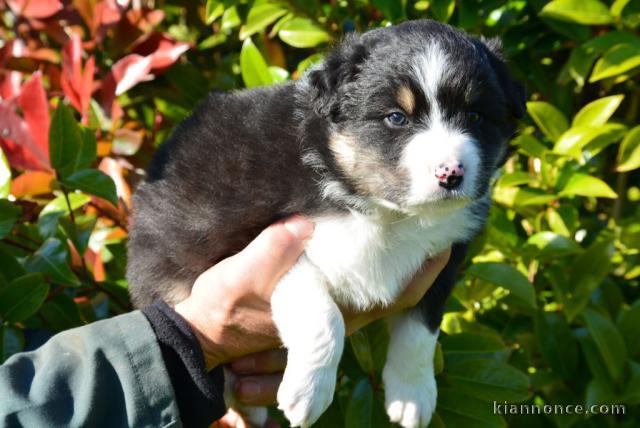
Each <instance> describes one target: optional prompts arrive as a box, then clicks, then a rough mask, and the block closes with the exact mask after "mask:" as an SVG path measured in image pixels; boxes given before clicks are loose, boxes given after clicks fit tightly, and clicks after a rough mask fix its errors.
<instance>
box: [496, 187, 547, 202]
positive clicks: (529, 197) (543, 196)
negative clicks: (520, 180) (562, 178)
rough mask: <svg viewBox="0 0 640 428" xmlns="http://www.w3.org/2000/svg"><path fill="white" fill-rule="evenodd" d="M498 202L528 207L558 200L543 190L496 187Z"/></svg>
mask: <svg viewBox="0 0 640 428" xmlns="http://www.w3.org/2000/svg"><path fill="white" fill-rule="evenodd" d="M493 196H494V198H495V200H496V202H498V203H501V204H503V205H507V206H510V207H511V206H513V207H528V206H532V205H544V204H548V203H549V202H551V201H553V200H554V199H557V196H555V195H550V194H548V193H547V192H545V191H544V190H542V189H533V188H529V187H502V188H500V187H496V188H495V190H494V195H493Z"/></svg>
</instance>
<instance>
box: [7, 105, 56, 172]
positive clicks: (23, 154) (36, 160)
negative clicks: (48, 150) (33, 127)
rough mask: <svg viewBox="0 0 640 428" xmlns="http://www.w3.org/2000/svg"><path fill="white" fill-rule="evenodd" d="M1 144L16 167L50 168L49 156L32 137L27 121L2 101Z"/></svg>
mask: <svg viewBox="0 0 640 428" xmlns="http://www.w3.org/2000/svg"><path fill="white" fill-rule="evenodd" d="M0 145H1V146H2V148H3V150H4V152H5V154H6V155H7V159H8V160H9V164H10V165H11V166H13V167H15V168H19V169H33V170H49V169H50V168H49V166H48V164H49V159H48V156H47V155H46V154H45V153H44V152H43V151H42V149H41V148H40V147H39V146H38V145H37V144H36V143H35V142H34V140H33V138H31V134H30V133H29V127H28V126H27V123H26V122H25V121H24V120H22V118H21V117H20V116H18V115H17V114H16V112H15V111H14V110H13V106H12V105H11V104H8V103H4V102H0Z"/></svg>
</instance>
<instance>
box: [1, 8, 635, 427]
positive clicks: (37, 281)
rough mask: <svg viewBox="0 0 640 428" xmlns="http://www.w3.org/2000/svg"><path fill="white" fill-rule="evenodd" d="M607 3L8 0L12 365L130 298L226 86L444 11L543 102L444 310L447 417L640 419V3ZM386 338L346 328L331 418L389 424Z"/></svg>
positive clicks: (6, 144) (8, 337)
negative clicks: (201, 112) (500, 56)
mask: <svg viewBox="0 0 640 428" xmlns="http://www.w3.org/2000/svg"><path fill="white" fill-rule="evenodd" d="M130 3H131V4H130ZM608 3H611V4H608ZM608 3H605V2H602V1H599V0H582V1H578V0H553V1H551V2H546V1H542V0H529V1H525V0H508V1H506V2H501V1H495V0H459V1H454V0H432V1H423V0H420V1H413V0H410V1H407V0H398V1H395V0H356V1H335V0H332V1H330V2H320V1H317V0H312V1H302V0H292V1H288V2H285V1H261V0H256V1H251V0H209V1H207V2H206V4H204V3H202V4H201V3H199V2H198V1H196V0H191V1H186V2H181V1H170V0H164V1H163V0H156V1H153V0H138V1H135V0H134V1H132V2H129V1H126V0H124V1H115V0H98V1H89V0H74V1H70V0H64V1H61V0H0V4H3V6H4V7H3V9H2V15H1V16H2V20H1V23H0V43H1V44H2V47H1V50H0V97H1V101H0V142H1V147H2V152H1V153H2V154H0V198H3V199H1V200H0V238H1V242H0V265H1V268H0V317H1V320H2V324H1V326H2V327H1V328H2V330H1V334H0V338H1V340H0V361H2V360H3V359H6V358H7V357H8V356H9V355H11V354H12V353H15V352H18V351H20V350H21V349H23V347H24V346H25V345H26V346H33V343H34V341H35V340H36V339H35V338H34V332H37V331H38V330H40V329H45V330H48V331H53V332H56V331H60V330H63V329H68V328H72V327H75V326H79V325H82V324H85V323H88V322H91V321H94V320H96V319H100V318H104V317H107V316H110V315H113V314H117V313H121V312H124V311H128V310H130V309H131V306H130V303H129V301H128V296H127V284H126V281H125V279H124V270H125V265H126V251H125V243H126V237H127V221H128V213H129V210H130V208H131V192H132V188H134V187H135V184H136V183H137V182H138V181H139V180H140V179H141V178H142V177H143V168H144V167H145V166H146V164H147V163H148V161H149V158H150V156H151V154H152V153H153V151H154V149H155V147H157V146H158V144H160V143H161V142H162V141H163V140H165V139H166V137H167V135H168V134H169V133H170V132H171V129H172V128H173V126H174V125H176V124H177V123H178V122H179V121H180V120H181V119H182V118H184V117H185V116H186V115H187V114H188V112H189V111H190V110H191V109H192V108H193V107H194V105H195V104H196V103H197V102H198V100H199V99H200V98H202V97H203V96H204V94H206V92H207V91H208V90H210V89H212V88H219V89H223V90H228V89H232V88H240V87H243V86H246V87H252V86H259V85H268V84H273V83H277V82H281V81H285V80H288V79H295V78H297V77H299V76H300V74H301V73H303V72H304V70H305V69H306V68H308V67H309V66H310V65H311V64H313V63H314V62H317V61H318V60H320V59H321V58H322V52H324V50H325V47H326V46H327V44H329V43H330V42H331V41H333V40H336V39H337V38H338V37H339V36H340V35H341V34H343V33H344V32H348V31H352V30H358V31H364V30H366V29H368V28H373V27H377V26H384V25H388V24H390V23H397V22H401V21H404V20H406V19H415V18H432V19H437V20H440V21H445V22H449V23H451V24H453V25H455V26H457V27H459V28H463V29H465V30H467V31H470V32H472V33H477V34H483V35H485V36H494V35H497V36H500V37H501V38H502V40H503V43H504V53H505V56H506V58H507V59H508V60H509V62H510V65H511V67H512V70H513V72H514V74H515V75H516V76H517V77H518V78H519V79H520V80H522V81H524V82H526V83H527V85H528V92H529V97H530V100H531V101H530V102H529V103H528V112H529V118H528V119H527V120H525V121H524V123H523V126H522V129H521V133H520V135H519V136H518V137H517V138H516V139H515V141H514V142H513V145H514V148H515V149H516V153H515V154H514V155H513V156H512V157H511V159H510V160H509V161H508V162H507V165H506V166H505V168H504V174H503V175H502V177H500V178H499V179H498V180H497V183H496V186H495V192H494V199H495V201H496V203H495V204H494V206H493V208H492V210H491V215H490V219H489V224H488V227H487V228H486V230H485V232H484V233H483V235H482V236H481V237H480V238H479V239H477V240H476V241H475V242H474V244H473V245H472V250H471V254H470V255H469V257H468V260H467V263H468V265H467V266H466V268H465V269H464V270H463V272H464V274H463V275H461V276H460V278H459V282H458V284H457V286H456V288H455V291H454V295H453V296H452V297H451V298H450V299H449V302H448V304H447V311H446V314H445V319H444V322H443V326H442V334H441V339H440V345H441V346H439V347H438V352H437V355H436V367H437V372H438V384H439V398H438V408H437V413H436V415H435V416H434V420H433V422H432V426H436V427H437V426H450V427H456V426H465V427H475V426H478V427H498V426H504V425H507V424H508V425H513V426H547V425H549V426H559V427H569V426H594V427H595V426H614V425H618V426H628V427H631V426H637V425H636V424H635V422H637V420H638V418H640V408H639V406H638V405H639V404H640V340H638V338H639V337H640V300H639V299H638V296H639V288H638V286H639V280H638V277H639V276H640V264H639V263H638V259H639V248H640V211H639V210H638V205H637V202H638V200H639V199H640V188H639V187H638V184H639V182H638V176H639V174H638V168H639V167H640V126H638V125H637V118H638V108H639V104H640V90H639V89H640V88H639V81H638V74H639V72H640V37H638V34H637V27H638V25H640V4H639V3H638V2H635V1H633V0H616V1H613V2H608ZM387 340H388V337H386V329H385V328H384V325H383V324H382V323H381V322H378V323H375V324H374V325H371V326H369V327H367V328H365V329H363V330H362V331H360V332H357V333H355V334H354V335H353V336H352V337H351V338H350V339H349V342H350V346H347V347H346V352H345V355H344V357H343V361H342V364H341V370H340V373H339V387H338V390H337V393H336V397H335V400H334V403H333V404H332V406H331V407H330V409H329V410H328V411H327V413H325V415H323V417H322V418H321V420H320V421H319V422H318V424H317V426H325V427H338V426H347V427H363V428H366V427H376V428H377V427H384V426H389V425H390V424H389V422H388V420H387V417H386V415H385V413H384V409H383V405H382V403H383V391H382V388H381V384H380V381H381V377H380V370H381V367H382V364H383V362H384V358H385V356H384V352H385V347H384V344H385V342H386V341H387ZM494 401H497V402H498V404H504V403H505V402H508V403H534V404H538V405H543V404H582V405H587V406H589V405H591V404H604V403H616V404H625V405H626V415H624V416H612V415H594V414H590V415H575V414H573V415H566V414H565V415H535V416H532V415H528V416H516V415H499V414H495V413H494V411H493V409H494V408H493V402H494ZM274 415H276V417H278V418H280V419H281V417H280V416H277V413H276V412H274Z"/></svg>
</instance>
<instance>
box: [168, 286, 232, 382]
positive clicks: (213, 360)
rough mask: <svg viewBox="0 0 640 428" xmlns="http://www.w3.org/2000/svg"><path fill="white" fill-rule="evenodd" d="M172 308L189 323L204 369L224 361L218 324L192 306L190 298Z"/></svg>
mask: <svg viewBox="0 0 640 428" xmlns="http://www.w3.org/2000/svg"><path fill="white" fill-rule="evenodd" d="M173 309H174V310H175V311H176V312H177V313H178V314H179V315H180V316H181V317H182V318H183V319H184V320H185V321H186V322H187V324H189V327H190V328H191V331H193V334H194V335H195V337H196V339H197V340H198V344H199V345H200V349H201V350H202V355H203V356H204V363H205V367H206V369H207V370H211V369H212V368H214V367H216V366H219V365H220V364H223V363H224V362H226V359H225V356H224V354H223V352H222V347H221V346H220V345H219V344H220V343H221V341H220V339H219V338H220V337H221V336H222V335H221V334H217V333H216V329H217V327H218V326H219V324H217V323H215V322H214V321H212V320H211V319H209V317H208V316H207V315H208V314H207V313H206V312H205V310H204V309H201V308H198V307H194V305H193V304H192V303H191V301H190V299H187V300H183V301H182V302H180V303H178V304H177V305H176V306H175V307H174V308H173Z"/></svg>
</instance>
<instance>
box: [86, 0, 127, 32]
mask: <svg viewBox="0 0 640 428" xmlns="http://www.w3.org/2000/svg"><path fill="white" fill-rule="evenodd" d="M128 6H129V0H102V1H101V2H100V3H98V4H97V5H96V7H95V9H94V12H93V28H92V31H91V32H92V34H94V33H95V35H96V39H97V40H98V41H100V40H102V38H103V37H104V35H105V34H106V32H107V30H108V29H109V28H110V27H111V26H113V25H115V24H117V23H118V22H120V20H121V19H122V16H123V14H124V11H125V9H126V8H127V7H128Z"/></svg>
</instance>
